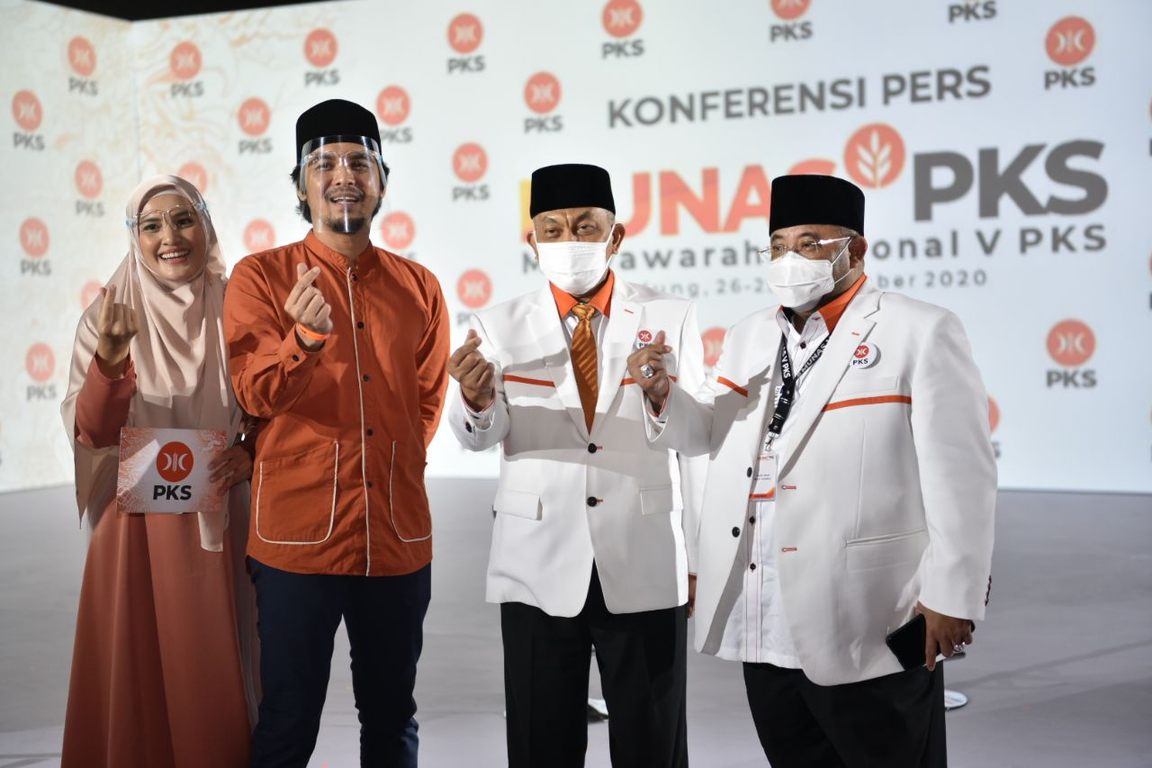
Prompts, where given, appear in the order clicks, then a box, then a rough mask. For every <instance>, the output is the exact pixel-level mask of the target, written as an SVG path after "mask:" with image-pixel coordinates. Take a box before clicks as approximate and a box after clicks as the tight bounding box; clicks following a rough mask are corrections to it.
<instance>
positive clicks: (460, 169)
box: [452, 143, 489, 202]
mask: <svg viewBox="0 0 1152 768" xmlns="http://www.w3.org/2000/svg"><path fill="white" fill-rule="evenodd" d="M452 171H453V173H455V174H456V178H457V179H459V180H460V181H462V182H464V183H463V184H462V185H460V184H458V185H456V186H454V187H452V202H458V201H461V200H487V199H488V196H489V191H488V185H487V184H480V183H478V182H479V181H480V180H481V179H483V178H484V174H485V173H487V172H488V154H487V153H486V152H485V151H484V147H482V146H480V145H479V144H473V143H468V144H461V145H460V146H459V147H457V149H456V152H455V153H454V154H453V155H452Z"/></svg>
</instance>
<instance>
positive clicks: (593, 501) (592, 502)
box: [588, 496, 599, 507]
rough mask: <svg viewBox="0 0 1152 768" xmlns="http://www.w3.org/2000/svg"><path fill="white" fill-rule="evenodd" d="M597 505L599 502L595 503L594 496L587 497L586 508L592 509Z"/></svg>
mask: <svg viewBox="0 0 1152 768" xmlns="http://www.w3.org/2000/svg"><path fill="white" fill-rule="evenodd" d="M598 503H599V502H597V501H596V497H595V496H589V497H588V506H590V507H594V506H596V505H597V504H598Z"/></svg>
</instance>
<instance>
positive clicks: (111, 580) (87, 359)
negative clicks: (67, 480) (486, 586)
mask: <svg viewBox="0 0 1152 768" xmlns="http://www.w3.org/2000/svg"><path fill="white" fill-rule="evenodd" d="M127 216H128V230H129V251H128V254H127V256H125V258H124V261H123V262H121V264H120V267H119V268H118V269H117V270H116V272H115V273H114V274H113V275H112V279H111V280H110V281H109V282H108V285H107V286H106V287H105V288H104V289H103V290H102V291H101V297H100V299H98V300H97V301H95V302H94V303H93V304H92V306H90V307H89V308H88V309H87V311H86V312H85V313H84V315H83V317H82V318H81V320H80V326H79V328H78V329H77V331H76V344H75V347H74V349H73V352H72V368H71V374H70V378H69V384H68V395H67V397H66V398H65V400H64V405H63V408H62V411H63V416H64V424H65V428H66V429H67V430H68V436H69V438H70V439H71V441H72V445H73V449H74V451H75V457H76V492H77V502H78V504H79V507H80V514H81V515H84V513H85V512H87V515H88V522H89V530H90V532H91V540H90V542H89V545H88V558H87V561H86V563H85V566H84V581H83V584H82V586H81V590H80V611H79V615H78V617H77V622H76V645H75V651H74V653H73V657H72V681H71V686H70V688H69V693H68V713H67V717H66V720H65V725H64V750H63V762H62V765H63V766H64V768H79V767H80V766H82V767H83V768H98V767H100V766H106V767H108V768H134V767H136V766H139V768H184V767H186V766H187V767H189V768H191V767H193V766H195V767H196V768H200V766H212V767H213V768H231V767H232V766H236V767H237V768H239V767H240V766H246V765H247V763H248V738H249V735H250V733H251V728H252V726H253V725H254V723H255V712H256V691H255V681H256V680H257V679H258V675H257V674H256V673H257V667H258V658H257V655H258V649H257V645H256V622H255V601H254V599H253V595H252V588H251V584H250V582H249V580H248V578H247V575H246V574H245V569H244V549H245V542H246V534H247V531H248V503H249V486H248V483H246V482H244V481H246V480H248V479H249V477H250V476H251V473H252V460H251V456H250V453H249V452H248V451H247V450H246V447H247V446H246V445H235V444H234V439H235V437H236V435H237V434H238V433H239V432H240V430H241V424H242V419H243V416H244V414H243V413H242V412H241V410H240V408H239V407H238V406H237V405H236V399H235V397H234V396H233V394H232V388H231V385H230V383H229V378H228V370H227V364H228V356H227V350H226V348H225V340H224V334H223V331H222V325H221V324H222V316H223V313H222V310H223V306H224V285H225V282H226V281H225V278H224V270H225V265H224V261H223V258H222V257H221V255H220V246H219V244H218V243H217V241H216V231H215V229H213V227H212V220H211V219H210V218H209V216H208V210H207V207H206V206H205V205H204V200H203V198H202V197H201V195H200V193H199V191H197V189H196V188H195V187H193V186H192V185H191V184H189V183H188V182H187V181H185V180H183V179H181V178H178V177H176V176H157V177H154V178H151V179H148V180H146V181H144V182H143V183H142V184H141V185H140V186H138V187H137V188H136V190H135V191H134V192H133V193H132V196H131V198H130V199H129V201H128V210H127ZM124 426H131V427H153V428H184V429H212V430H224V431H226V432H227V434H228V435H229V445H233V447H232V448H229V449H228V450H226V451H225V452H224V453H223V454H221V455H220V456H219V457H217V458H216V459H215V460H214V461H213V463H212V465H211V471H212V480H213V482H216V481H219V482H221V483H224V485H225V487H226V488H228V489H229V490H228V491H227V492H226V494H225V499H224V503H223V504H222V506H221V509H220V510H219V511H218V512H212V513H209V512H198V513H193V514H183V515H177V514H124V513H118V512H117V510H116V475H117V468H118V453H119V452H118V444H119V440H120V428H121V427H124ZM247 445H250V443H247Z"/></svg>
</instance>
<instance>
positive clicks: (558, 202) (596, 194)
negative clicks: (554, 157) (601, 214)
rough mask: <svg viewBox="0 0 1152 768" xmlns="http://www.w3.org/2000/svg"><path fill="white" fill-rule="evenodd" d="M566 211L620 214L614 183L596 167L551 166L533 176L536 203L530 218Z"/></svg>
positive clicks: (601, 169) (533, 204) (529, 209)
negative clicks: (613, 189)
mask: <svg viewBox="0 0 1152 768" xmlns="http://www.w3.org/2000/svg"><path fill="white" fill-rule="evenodd" d="M563 208H604V209H605V210H609V211H612V213H616V201H615V200H613V198H612V180H611V179H610V178H609V177H608V171H606V170H604V169H603V168H600V167H599V166H595V165H581V164H578V163H569V164H566V165H548V166H545V167H543V168H537V169H536V170H535V171H533V172H532V200H531V202H530V203H529V204H528V215H529V216H531V217H532V218H535V217H536V214H538V213H543V212H544V211H558V210H561V209H563Z"/></svg>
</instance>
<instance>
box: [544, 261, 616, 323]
mask: <svg viewBox="0 0 1152 768" xmlns="http://www.w3.org/2000/svg"><path fill="white" fill-rule="evenodd" d="M615 285H616V273H615V272H613V271H612V270H608V279H607V280H605V281H604V285H602V286H600V290H598V291H596V293H594V294H592V296H591V298H589V299H588V303H589V304H591V305H592V306H594V307H595V308H596V309H597V310H598V311H599V312H600V314H602V315H604V317H608V316H609V315H610V314H611V310H612V289H613V288H614V287H615ZM548 287H549V288H551V289H552V298H553V299H555V300H556V311H557V312H559V313H560V319H561V320H563V319H564V318H565V317H567V316H568V313H569V312H571V311H572V307H574V306H576V305H577V304H579V303H580V300H579V299H577V298H576V297H575V296H573V295H571V294H570V293H565V292H564V291H562V290H560V289H559V288H557V287H556V286H555V285H553V284H552V283H548Z"/></svg>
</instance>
